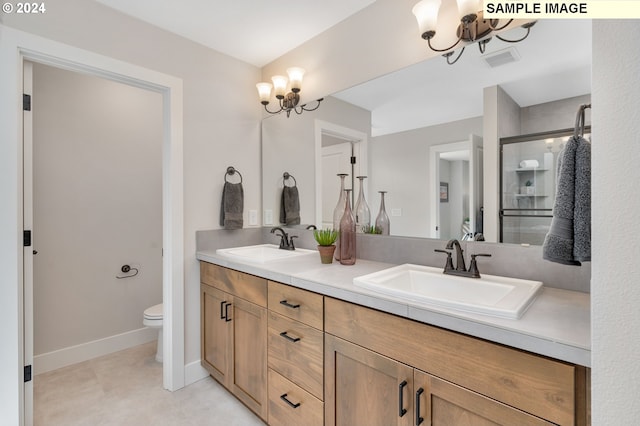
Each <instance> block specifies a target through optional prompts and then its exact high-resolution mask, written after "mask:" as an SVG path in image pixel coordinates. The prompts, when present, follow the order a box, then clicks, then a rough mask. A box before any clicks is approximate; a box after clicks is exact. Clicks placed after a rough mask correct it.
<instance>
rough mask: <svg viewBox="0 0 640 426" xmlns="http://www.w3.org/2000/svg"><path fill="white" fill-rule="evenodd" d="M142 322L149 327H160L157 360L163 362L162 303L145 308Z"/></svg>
mask: <svg viewBox="0 0 640 426" xmlns="http://www.w3.org/2000/svg"><path fill="white" fill-rule="evenodd" d="M142 324H144V325H145V326H147V327H151V328H157V329H158V349H157V351H156V361H158V362H162V303H160V304H159V305H155V306H152V307H150V308H147V309H145V310H144V318H143V320H142Z"/></svg>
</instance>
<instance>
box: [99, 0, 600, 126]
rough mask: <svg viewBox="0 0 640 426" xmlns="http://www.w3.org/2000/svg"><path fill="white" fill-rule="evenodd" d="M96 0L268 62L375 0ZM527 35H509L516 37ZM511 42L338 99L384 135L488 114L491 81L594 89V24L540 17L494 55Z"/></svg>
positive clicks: (537, 93)
mask: <svg viewBox="0 0 640 426" xmlns="http://www.w3.org/2000/svg"><path fill="white" fill-rule="evenodd" d="M96 1H98V2H100V3H102V4H104V5H106V6H109V7H112V8H114V9H117V10H119V11H121V12H123V13H125V14H128V15H131V16H133V17H136V18H138V19H140V20H142V21H146V22H148V23H151V24H153V25H155V26H158V27H161V28H163V29H165V30H168V31H170V32H173V33H176V34H178V35H181V36H183V37H185V38H188V39H191V40H193V41H196V42H198V43H201V44H203V45H205V46H208V47H210V48H212V49H214V50H217V51H219V52H222V53H225V54H228V55H230V56H232V57H235V58H238V59H240V60H243V61H245V62H248V63H250V64H253V65H255V66H258V67H262V66H264V65H265V64H267V63H269V62H272V61H273V60H275V59H277V58H278V57H280V56H282V55H283V54H284V53H286V52H288V51H289V50H291V49H293V48H295V47H297V46H298V45H300V44H302V43H304V42H305V41H307V40H308V39H310V38H312V37H314V36H315V35H317V34H319V33H321V32H323V31H325V30H327V29H328V28H330V27H331V26H333V25H335V24H336V23H338V22H340V21H342V20H344V19H346V18H348V17H349V16H351V15H352V14H354V13H356V12H358V11H359V10H361V9H363V8H365V7H367V6H368V5H370V4H372V3H374V2H375V0H321V1H319V0H295V1H286V0H269V1H265V0H233V1H231V0H179V1H168V0H135V1H132V0H96ZM523 31H524V30H522V29H521V28H516V29H514V30H511V32H510V33H511V34H510V33H505V34H503V35H504V36H505V37H509V38H514V39H515V38H519V37H521V36H522V35H523V34H524V33H523ZM416 37H418V35H417V29H416ZM509 47H513V48H515V49H516V50H517V52H518V53H519V55H520V57H521V60H520V61H518V62H514V63H510V64H506V65H503V66H501V67H497V68H490V67H489V66H488V65H487V64H486V63H485V62H484V61H483V60H482V55H481V54H480V52H479V51H478V48H477V46H476V45H470V46H468V47H467V48H466V51H465V52H464V54H463V55H462V57H461V59H460V60H459V61H458V62H457V63H456V64H455V65H451V66H450V65H447V63H446V61H445V60H444V58H439V57H438V58H434V59H431V60H427V61H423V62H421V63H419V64H416V65H413V66H410V67H407V68H405V69H402V70H399V71H396V72H394V73H391V74H389V75H386V76H382V77H380V78H377V79H374V80H372V81H369V82H366V83H364V84H361V85H359V86H356V87H353V88H351V89H347V90H344V91H342V92H340V93H337V94H334V95H333V96H336V97H338V98H340V99H342V100H344V101H346V102H349V103H352V104H354V105H358V106H360V107H362V108H365V109H367V110H369V111H371V114H372V135H373V136H379V135H384V134H388V133H395V132H400V131H404V130H409V129H415V128H420V127H425V126H431V125H434V124H440V123H447V122H451V121H456V120H461V119H465V118H471V117H478V116H481V115H482V113H483V88H485V87H490V86H495V85H500V86H501V87H502V88H503V89H505V91H506V92H507V93H508V94H509V95H510V96H511V97H512V98H513V99H514V100H515V101H516V102H517V103H518V104H519V105H520V106H521V107H526V106H530V105H535V104H539V103H544V102H550V101H554V100H558V99H564V98H568V97H573V96H579V95H584V94H588V93H591V21H590V20H546V21H539V22H538V23H536V25H535V26H534V27H533V28H532V29H531V34H530V36H529V37H528V38H527V39H526V40H524V41H523V42H521V43H516V44H509V43H504V42H502V41H500V40H497V39H494V40H492V41H491V42H490V43H489V44H488V45H487V52H486V53H487V54H490V53H492V52H496V51H499V50H502V49H506V48H509ZM424 48H425V49H427V48H428V47H427V46H426V43H425V46H424ZM256 102H257V101H256Z"/></svg>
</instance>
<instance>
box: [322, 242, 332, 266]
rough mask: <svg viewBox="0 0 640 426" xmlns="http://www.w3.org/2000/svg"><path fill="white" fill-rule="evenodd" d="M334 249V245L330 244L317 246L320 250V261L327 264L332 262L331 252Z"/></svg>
mask: <svg viewBox="0 0 640 426" xmlns="http://www.w3.org/2000/svg"><path fill="white" fill-rule="evenodd" d="M335 251H336V245H335V244H332V245H330V246H318V252H320V263H324V264H329V263H333V253H334V252H335Z"/></svg>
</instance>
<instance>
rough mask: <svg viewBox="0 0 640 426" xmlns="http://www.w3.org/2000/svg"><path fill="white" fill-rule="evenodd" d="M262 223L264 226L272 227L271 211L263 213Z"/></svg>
mask: <svg viewBox="0 0 640 426" xmlns="http://www.w3.org/2000/svg"><path fill="white" fill-rule="evenodd" d="M263 222H264V224H265V225H273V210H268V209H267V210H265V211H264V214H263Z"/></svg>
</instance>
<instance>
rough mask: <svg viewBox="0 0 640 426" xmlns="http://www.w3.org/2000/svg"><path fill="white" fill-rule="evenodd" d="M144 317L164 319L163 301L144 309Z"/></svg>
mask: <svg viewBox="0 0 640 426" xmlns="http://www.w3.org/2000/svg"><path fill="white" fill-rule="evenodd" d="M144 318H145V319H150V320H155V319H160V320H161V319H162V303H160V304H158V305H155V306H152V307H150V308H147V309H145V310H144Z"/></svg>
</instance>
